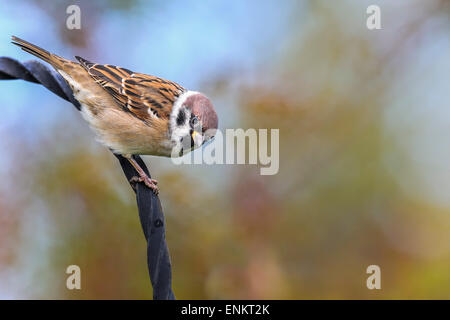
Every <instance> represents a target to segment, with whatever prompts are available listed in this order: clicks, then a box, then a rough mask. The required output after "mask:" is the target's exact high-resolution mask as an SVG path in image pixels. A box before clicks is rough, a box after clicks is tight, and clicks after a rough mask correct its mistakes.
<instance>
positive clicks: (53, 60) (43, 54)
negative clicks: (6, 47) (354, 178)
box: [11, 36, 62, 68]
mask: <svg viewBox="0 0 450 320" xmlns="http://www.w3.org/2000/svg"><path fill="white" fill-rule="evenodd" d="M11 40H12V43H13V44H15V45H17V46H19V47H20V48H21V49H22V50H23V51H26V52H28V53H31V54H32V55H34V56H36V57H38V58H40V59H42V60H44V61H45V62H48V63H50V64H51V65H52V66H54V67H55V68H57V67H58V66H59V65H60V64H61V61H60V60H62V58H60V57H58V56H57V55H54V54H52V53H50V52H48V51H47V50H44V49H42V48H41V47H38V46H36V45H34V44H32V43H29V42H28V41H25V40H23V39H20V38H18V37H15V36H12V37H11Z"/></svg>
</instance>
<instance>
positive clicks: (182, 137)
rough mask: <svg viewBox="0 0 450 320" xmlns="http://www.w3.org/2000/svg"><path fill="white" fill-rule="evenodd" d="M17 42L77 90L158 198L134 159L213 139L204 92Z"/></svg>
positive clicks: (103, 133)
mask: <svg viewBox="0 0 450 320" xmlns="http://www.w3.org/2000/svg"><path fill="white" fill-rule="evenodd" d="M12 41H13V42H12V43H13V44H15V45H18V46H19V47H21V48H22V50H24V51H26V52H28V53H31V54H33V55H35V56H36V57H38V58H40V59H42V60H44V61H45V62H48V63H49V64H50V65H52V66H53V67H54V68H55V70H56V71H57V72H58V73H59V74H60V75H61V76H62V77H63V78H64V79H65V80H66V82H67V83H68V84H69V86H70V87H71V88H72V91H73V95H74V97H75V99H76V100H78V101H79V102H80V104H81V106H82V108H81V112H82V114H83V117H84V118H85V119H86V120H87V121H88V122H89V124H90V126H91V127H92V128H93V130H94V131H95V132H96V134H97V137H98V140H99V141H100V142H101V143H103V144H104V145H106V146H107V147H108V148H110V149H112V150H113V152H115V153H118V154H121V155H123V156H124V157H125V158H127V159H128V161H130V163H131V164H132V165H133V167H134V168H135V169H136V171H137V173H138V174H139V177H135V178H134V179H133V181H134V182H144V183H145V185H147V186H148V187H149V188H151V189H152V190H153V191H154V192H155V193H157V192H158V187H157V186H156V184H157V181H156V180H154V179H150V178H149V177H148V176H147V175H146V174H145V172H144V170H142V168H141V167H140V166H139V164H138V163H137V162H136V161H135V160H134V159H133V158H132V155H133V154H141V155H155V156H164V157H171V156H181V155H183V153H184V152H186V151H187V152H189V151H191V150H193V149H195V148H198V147H200V146H201V145H202V144H203V143H204V142H206V141H207V140H210V139H211V138H213V137H214V134H215V131H216V129H217V124H218V119H217V114H216V112H215V110H214V107H213V105H212V103H211V101H210V100H209V99H208V98H207V97H206V96H204V95H203V94H201V93H199V92H196V91H190V90H187V89H185V88H183V87H181V86H180V85H178V84H176V83H175V82H172V81H168V80H164V79H161V78H158V77H155V76H150V75H146V74H143V73H136V72H133V71H130V70H128V69H125V68H121V67H116V66H112V65H108V64H97V63H92V62H89V61H88V60H85V59H83V58H81V57H78V56H76V57H75V58H76V59H77V60H78V61H79V63H77V62H73V61H70V60H67V59H64V58H61V57H59V56H57V55H55V54H52V53H50V52H48V51H46V50H44V49H42V48H40V47H38V46H35V45H33V44H31V43H29V42H27V41H25V40H22V39H19V38H17V37H14V36H13V37H12Z"/></svg>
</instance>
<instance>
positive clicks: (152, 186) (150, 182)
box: [130, 175, 159, 195]
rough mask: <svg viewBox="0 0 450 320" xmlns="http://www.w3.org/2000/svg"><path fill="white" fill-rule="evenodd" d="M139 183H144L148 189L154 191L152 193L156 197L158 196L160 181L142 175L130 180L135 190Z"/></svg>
mask: <svg viewBox="0 0 450 320" xmlns="http://www.w3.org/2000/svg"><path fill="white" fill-rule="evenodd" d="M138 182H144V184H145V185H146V186H147V187H148V188H150V189H152V191H153V193H154V194H155V195H157V194H158V193H159V189H158V186H157V184H158V181H156V180H155V179H151V178H149V177H148V176H147V175H142V176H139V177H136V176H134V177H132V178H131V179H130V183H131V184H132V185H133V189H135V190H136V183H138Z"/></svg>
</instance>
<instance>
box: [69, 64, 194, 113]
mask: <svg viewBox="0 0 450 320" xmlns="http://www.w3.org/2000/svg"><path fill="white" fill-rule="evenodd" d="M76 58H77V59H78V61H79V62H80V63H81V65H82V66H83V67H84V68H85V69H86V70H87V71H88V73H89V74H90V75H91V76H92V78H93V79H94V80H95V81H96V82H97V83H98V84H100V85H101V86H102V87H103V88H104V89H105V90H106V91H107V92H108V93H110V94H111V95H112V96H113V97H114V99H115V100H116V101H117V102H118V103H119V104H120V105H121V106H122V107H123V108H124V109H125V110H128V111H130V112H131V113H133V114H134V115H135V116H136V117H138V118H139V119H141V120H144V121H151V119H152V118H153V117H157V118H160V119H169V116H170V112H171V111H172V106H173V103H174V102H175V100H176V98H177V97H178V96H179V95H180V94H181V93H183V92H184V91H185V89H184V88H183V87H181V86H179V85H178V84H176V83H175V82H171V81H167V80H164V79H161V78H158V77H155V76H150V75H146V74H143V73H135V72H133V71H130V70H128V69H125V68H121V67H116V66H112V65H108V64H97V63H92V62H89V61H87V60H85V59H83V58H81V57H76Z"/></svg>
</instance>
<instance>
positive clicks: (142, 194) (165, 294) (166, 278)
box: [0, 57, 175, 300]
mask: <svg viewBox="0 0 450 320" xmlns="http://www.w3.org/2000/svg"><path fill="white" fill-rule="evenodd" d="M14 79H22V80H25V81H29V82H34V83H39V84H41V85H43V86H44V87H46V88H47V89H48V90H50V91H51V92H53V93H54V94H56V95H58V96H60V97H61V98H63V99H65V100H67V101H70V102H71V103H72V104H73V105H74V106H75V107H76V108H77V109H78V110H80V104H79V103H78V101H76V100H75V99H74V97H73V95H72V91H71V89H70V87H69V86H68V85H67V83H66V82H65V81H64V79H63V78H62V77H61V76H60V75H59V74H58V73H57V72H56V71H54V70H52V69H50V68H48V67H47V66H46V65H44V64H42V63H40V62H39V61H36V60H30V61H26V62H24V63H20V62H18V61H17V60H14V59H12V58H8V57H0V80H14ZM114 155H115V156H116V157H117V158H118V159H119V162H120V165H121V166H122V170H123V173H124V174H125V176H126V178H127V180H128V181H129V180H130V179H131V178H132V177H133V176H134V175H136V172H135V169H134V168H133V166H132V165H131V164H130V162H129V161H127V160H126V159H125V158H123V157H122V156H121V155H117V154H114ZM135 159H136V161H137V162H138V163H139V165H140V166H141V168H143V169H144V171H145V172H146V173H147V174H148V176H149V177H151V176H150V174H149V172H148V169H147V167H146V166H145V164H144V162H143V161H142V159H141V158H140V157H139V156H135ZM130 185H131V184H130ZM135 192H136V201H137V206H138V209H139V219H140V221H141V225H142V229H143V230H144V235H145V239H146V240H147V265H148V270H149V273H150V281H151V284H152V286H153V299H155V300H174V299H175V295H174V293H173V291H172V269H171V263H170V256H169V249H168V247H167V243H166V237H165V234H166V231H165V220H164V214H163V211H162V208H161V202H160V201H159V198H158V196H157V195H155V194H154V193H153V192H152V191H151V190H150V189H149V188H147V187H145V186H144V185H143V184H141V183H138V184H137V185H136V190H135Z"/></svg>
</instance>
